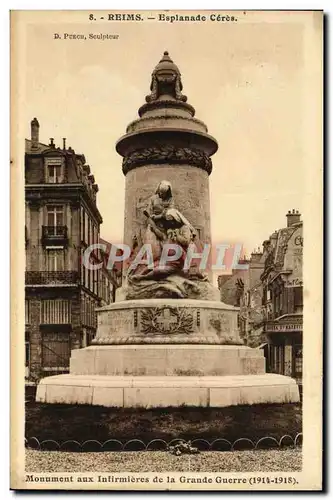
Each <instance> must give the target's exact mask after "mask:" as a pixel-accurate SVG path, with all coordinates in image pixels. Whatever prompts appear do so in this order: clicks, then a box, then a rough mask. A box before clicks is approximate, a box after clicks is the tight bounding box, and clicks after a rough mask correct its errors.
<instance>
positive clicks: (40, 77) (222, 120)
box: [19, 12, 306, 255]
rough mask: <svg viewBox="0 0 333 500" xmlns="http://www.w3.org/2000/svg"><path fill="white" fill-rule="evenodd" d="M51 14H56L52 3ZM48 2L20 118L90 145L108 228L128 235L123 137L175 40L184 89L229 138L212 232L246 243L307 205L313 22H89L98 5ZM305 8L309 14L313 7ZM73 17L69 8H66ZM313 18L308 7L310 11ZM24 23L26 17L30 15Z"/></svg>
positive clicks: (217, 158) (217, 162) (285, 16)
mask: <svg viewBox="0 0 333 500" xmlns="http://www.w3.org/2000/svg"><path fill="white" fill-rule="evenodd" d="M44 14H45V13H44ZM47 14H48V15H47V17H43V13H39V14H37V13H35V14H34V15H32V14H30V16H31V17H29V16H27V15H26V17H25V18H24V23H23V24H24V29H21V31H20V33H21V37H20V43H19V50H20V58H19V59H20V61H21V64H20V79H21V84H20V88H21V92H22V95H21V103H22V105H21V107H22V109H21V114H20V116H21V119H22V120H23V125H22V124H21V125H22V126H23V130H24V134H25V137H30V121H31V119H32V118H33V117H37V118H38V120H39V123H40V141H41V142H46V143H48V141H49V138H50V137H53V138H54V139H55V143H56V145H57V146H58V145H59V146H61V145H62V138H63V137H66V138H67V145H68V146H71V147H72V148H73V149H74V150H75V151H76V152H78V153H84V155H85V157H86V161H87V163H88V164H89V165H90V166H91V170H92V173H93V174H94V176H95V179H96V182H97V183H98V185H99V188H100V191H99V193H98V198H97V200H98V207H99V210H100V212H101V214H102V216H103V220H104V222H103V224H102V226H101V236H102V237H103V238H104V239H107V240H109V241H112V242H114V243H115V242H116V241H122V234H123V212H124V194H125V192H124V188H125V179H124V175H123V173H122V170H121V160H122V159H121V157H120V156H119V155H118V154H117V153H116V151H115V143H116V141H117V139H118V138H119V137H121V136H122V135H123V134H124V133H125V129H126V126H127V125H128V124H129V123H130V122H131V121H132V120H134V119H136V118H137V117H138V115H137V110H138V108H139V107H140V106H141V105H142V104H143V103H144V102H145V96H146V95H147V94H148V93H149V86H150V81H151V73H152V71H153V69H154V67H155V66H156V64H157V63H158V61H159V60H160V58H161V56H162V54H163V52H164V51H165V50H168V51H169V54H170V56H171V58H172V59H173V60H174V62H175V63H176V64H177V65H178V67H179V69H180V71H181V74H182V83H183V94H185V95H187V96H188V102H189V103H190V104H191V105H192V106H194V108H195V109H196V118H198V119H200V120H202V121H204V122H205V123H206V125H207V126H208V132H209V133H210V134H211V135H213V136H214V137H215V138H216V139H217V141H218V144H219V150H218V152H217V153H216V154H215V155H214V156H213V158H212V160H213V172H212V174H211V176H210V199H211V226H212V240H213V241H218V242H224V243H229V242H230V243H233V242H239V243H242V244H243V245H244V249H245V253H246V254H247V255H249V254H250V253H251V251H252V250H253V249H255V248H257V247H258V246H261V244H262V242H263V240H265V239H267V238H268V237H269V235H270V234H271V233H272V232H273V231H274V230H276V229H279V228H280V227H283V226H285V223H286V219H285V214H286V213H287V211H288V210H290V209H293V208H294V209H298V210H299V211H300V212H301V213H302V211H303V208H304V189H305V188H304V184H305V183H304V178H305V176H304V161H305V144H304V136H303V130H302V126H303V125H302V124H303V121H304V113H303V110H304V99H305V98H306V96H305V95H304V92H303V91H302V89H303V87H302V83H303V79H304V43H303V35H304V23H302V22H299V18H298V15H296V14H293V15H291V13H289V12H283V13H280V14H279V15H277V16H274V15H272V17H270V16H269V15H268V13H266V18H265V22H263V21H264V18H263V17H262V16H259V17H258V13H257V14H256V13H252V14H251V13H248V14H246V15H243V14H242V13H239V20H238V22H237V23H229V24H228V23H218V22H215V23H213V22H206V23H195V24H193V23H192V24H191V23H183V24H180V23H178V24H177V23H173V24H170V23H157V22H152V23H148V22H141V23H131V22H123V23H122V22H117V23H116V22H107V21H103V22H99V21H96V22H95V23H92V22H89V21H88V12H81V13H79V12H74V13H70V12H67V13H66V14H65V13H61V12H55V13H54V15H52V16H50V15H49V13H47ZM304 15H306V13H303V16H304ZM58 16H62V17H58ZM301 19H302V17H301ZM22 26H23V25H22ZM54 33H59V34H61V35H63V34H64V33H69V34H73V33H76V34H78V33H83V34H86V35H89V33H103V34H118V35H119V39H118V40H104V41H97V40H63V39H62V40H55V39H54Z"/></svg>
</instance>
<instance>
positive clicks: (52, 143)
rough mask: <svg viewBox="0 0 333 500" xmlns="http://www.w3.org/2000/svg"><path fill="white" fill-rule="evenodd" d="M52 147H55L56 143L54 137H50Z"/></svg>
mask: <svg viewBox="0 0 333 500" xmlns="http://www.w3.org/2000/svg"><path fill="white" fill-rule="evenodd" d="M49 146H50V148H53V149H54V148H55V144H54V139H53V137H50V144H49Z"/></svg>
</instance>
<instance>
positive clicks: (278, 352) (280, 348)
mask: <svg viewBox="0 0 333 500" xmlns="http://www.w3.org/2000/svg"><path fill="white" fill-rule="evenodd" d="M269 371H270V372H271V373H280V374H283V373H284V345H283V344H281V345H271V346H270V348H269Z"/></svg>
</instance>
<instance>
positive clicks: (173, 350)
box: [36, 299, 299, 407]
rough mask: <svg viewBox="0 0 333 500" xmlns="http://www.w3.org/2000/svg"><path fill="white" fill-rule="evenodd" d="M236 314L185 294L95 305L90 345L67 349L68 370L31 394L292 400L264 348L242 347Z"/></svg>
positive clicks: (146, 400)
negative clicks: (268, 362) (94, 329)
mask: <svg viewBox="0 0 333 500" xmlns="http://www.w3.org/2000/svg"><path fill="white" fill-rule="evenodd" d="M237 312H238V310H237V308H234V307H232V306H228V305H226V304H223V303H221V302H209V301H198V300H186V299H179V300H177V299H151V300H144V301H140V300H136V301H124V302H118V303H117V302H116V303H115V304H111V305H110V306H106V307H104V308H101V309H100V310H99V311H98V331H97V335H96V339H95V340H94V345H91V346H89V347H86V348H84V349H76V350H73V351H72V357H71V361H70V374H68V375H58V376H53V377H47V378H44V379H42V380H41V382H40V383H39V385H38V388H37V396H36V399H37V401H38V402H41V403H66V404H92V405H102V406H108V407H132V406H133V407H136V406H138V407H168V406H181V405H186V406H211V407H222V406H230V405H239V404H255V403H291V402H298V401H299V393H298V387H297V384H296V382H295V380H293V379H291V378H290V377H285V376H282V375H276V374H266V373H265V358H264V355H263V352H262V351H261V350H259V349H251V348H250V347H247V346H244V345H241V339H240V338H239V336H238V329H237ZM229 343H230V345H229Z"/></svg>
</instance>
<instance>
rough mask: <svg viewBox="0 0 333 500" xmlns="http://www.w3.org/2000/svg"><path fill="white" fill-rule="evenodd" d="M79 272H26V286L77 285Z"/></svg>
mask: <svg viewBox="0 0 333 500" xmlns="http://www.w3.org/2000/svg"><path fill="white" fill-rule="evenodd" d="M78 281H79V273H78V272H77V271H26V273H25V284H26V285H72V284H73V285H76V284H77V283H78Z"/></svg>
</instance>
